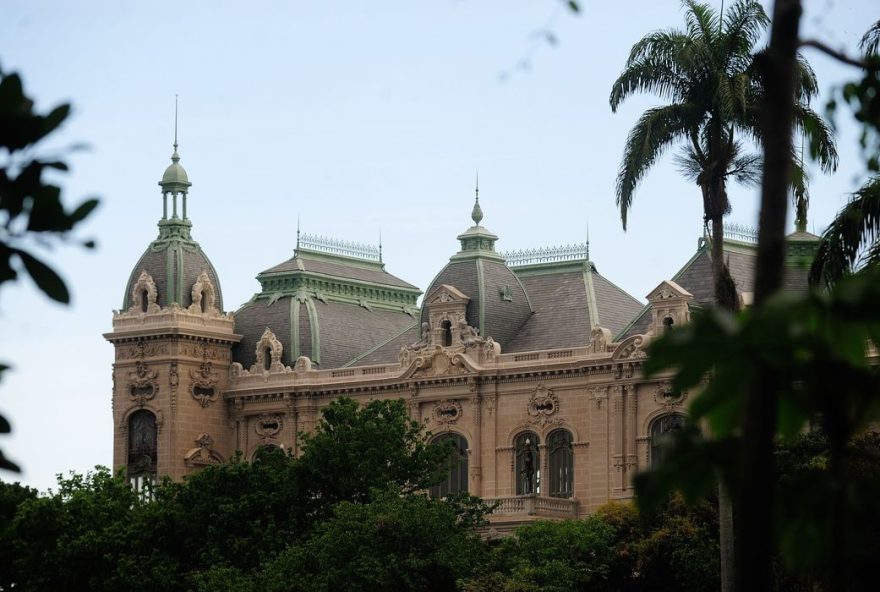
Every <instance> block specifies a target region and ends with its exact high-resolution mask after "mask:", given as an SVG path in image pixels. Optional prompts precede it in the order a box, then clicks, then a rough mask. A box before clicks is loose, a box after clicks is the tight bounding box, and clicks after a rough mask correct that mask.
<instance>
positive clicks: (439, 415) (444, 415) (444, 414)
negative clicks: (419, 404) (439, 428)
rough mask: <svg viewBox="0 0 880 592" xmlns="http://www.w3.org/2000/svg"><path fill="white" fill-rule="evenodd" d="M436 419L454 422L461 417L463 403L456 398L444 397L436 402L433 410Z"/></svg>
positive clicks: (438, 421) (442, 422) (446, 422)
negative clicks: (448, 398)
mask: <svg viewBox="0 0 880 592" xmlns="http://www.w3.org/2000/svg"><path fill="white" fill-rule="evenodd" d="M432 415H433V416H434V421H436V422H437V423H441V424H452V423H455V422H457V421H458V418H459V417H461V403H459V402H458V401H455V400H447V399H444V400H442V401H437V402H436V403H435V404H434V410H433V412H432Z"/></svg>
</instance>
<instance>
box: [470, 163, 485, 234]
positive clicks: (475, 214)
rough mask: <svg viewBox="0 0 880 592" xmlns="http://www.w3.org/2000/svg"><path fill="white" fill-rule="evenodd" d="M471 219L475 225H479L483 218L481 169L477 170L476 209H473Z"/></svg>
mask: <svg viewBox="0 0 880 592" xmlns="http://www.w3.org/2000/svg"><path fill="white" fill-rule="evenodd" d="M471 220H473V221H474V226H479V225H480V222H481V221H482V220H483V210H482V208H480V171H477V184H476V186H475V188H474V209H473V210H471Z"/></svg>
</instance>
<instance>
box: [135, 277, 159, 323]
mask: <svg viewBox="0 0 880 592" xmlns="http://www.w3.org/2000/svg"><path fill="white" fill-rule="evenodd" d="M158 294H159V293H158V291H157V290H156V282H155V281H153V276H151V275H150V274H148V273H147V272H146V270H144V271H141V275H139V276H138V280H137V281H136V282H135V284H134V286H132V287H131V306H129V307H128V312H130V313H135V314H138V313H144V312H159V311H160V310H161V309H160V308H159V305H158V304H157V303H156V299H157V297H158ZM145 296H146V302H144V297H145Z"/></svg>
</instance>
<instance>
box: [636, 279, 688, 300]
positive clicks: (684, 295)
mask: <svg viewBox="0 0 880 592" xmlns="http://www.w3.org/2000/svg"><path fill="white" fill-rule="evenodd" d="M693 297H694V295H693V294H691V293H690V292H688V291H687V290H685V289H684V288H682V287H681V286H679V285H678V284H676V283H675V282H673V281H672V280H663V281H662V282H660V285H659V286H657V287H656V288H654V289H653V290H651V292H650V293H649V294H648V295H647V296H646V298H647V299H648V302H655V301H663V300H692V299H693Z"/></svg>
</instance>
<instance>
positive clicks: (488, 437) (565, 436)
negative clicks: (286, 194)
mask: <svg viewBox="0 0 880 592" xmlns="http://www.w3.org/2000/svg"><path fill="white" fill-rule="evenodd" d="M178 161H179V157H178V156H177V152H176V147H175V159H174V160H173V163H174V164H173V165H172V166H173V167H177V168H176V169H175V171H176V174H177V175H178V177H179V175H180V174H182V175H183V178H184V179H185V180H186V184H183V183H181V182H180V181H179V180H178V181H176V182H171V181H163V183H160V185H162V187H163V200H164V202H165V206H164V212H165V213H164V215H163V218H162V220H161V221H160V224H159V227H160V236H159V238H158V239H157V240H156V241H154V243H152V244H151V246H150V247H149V248H148V249H147V252H146V253H145V255H144V257H142V258H141V260H140V261H139V263H138V265H137V266H136V267H135V269H134V270H133V271H132V274H131V278H130V280H129V285H128V287H127V289H126V295H125V299H124V308H123V310H121V311H117V312H115V313H114V316H113V330H112V332H110V333H107V334H106V335H105V337H106V338H107V339H108V340H109V341H110V342H111V343H112V344H113V345H114V347H115V353H116V357H115V363H114V366H113V380H114V387H113V421H114V426H115V428H114V465H115V466H116V467H117V468H118V467H123V466H126V467H128V471H129V475H130V476H131V477H132V481H133V482H135V484H138V483H139V481H138V480H139V479H141V480H142V479H155V478H156V477H161V476H165V475H167V476H170V477H172V478H174V479H180V478H182V477H183V476H185V475H187V474H189V473H191V472H193V471H197V470H199V468H200V467H203V466H206V465H208V464H214V463H218V462H222V461H223V460H224V459H227V458H229V457H230V456H231V455H233V454H234V453H235V452H236V451H241V453H243V454H244V455H245V457H246V458H248V459H250V458H253V456H254V455H255V454H257V453H258V451H259V450H260V449H261V448H262V447H265V446H278V447H282V448H284V449H285V450H290V451H292V452H293V453H294V454H297V453H298V452H299V450H300V442H299V440H298V434H300V433H302V432H309V431H311V430H313V429H314V427H315V425H316V423H317V422H318V421H319V419H320V416H321V409H322V408H323V407H324V406H326V405H327V404H329V403H330V402H331V401H333V400H334V399H336V398H338V397H341V396H346V397H351V398H354V399H356V400H358V401H361V402H364V403H366V402H368V401H371V400H374V399H379V398H394V399H403V400H404V401H405V402H406V405H407V409H408V411H409V414H410V415H411V417H412V418H414V419H417V420H419V421H421V422H423V423H424V424H425V425H426V427H427V429H428V430H429V431H430V432H431V433H432V434H433V436H434V437H445V436H449V435H453V434H454V435H456V436H457V437H458V438H457V440H456V441H457V442H459V443H461V447H462V449H463V456H464V458H465V459H466V463H467V471H466V473H464V474H466V481H467V483H466V487H467V491H469V492H470V493H471V494H474V495H479V496H482V497H484V498H486V499H489V500H499V501H500V505H499V507H498V509H497V510H496V512H495V513H494V514H493V516H492V521H493V523H494V528H496V529H498V530H499V531H502V532H503V531H507V530H509V529H510V528H512V527H514V526H516V525H517V524H521V523H523V522H527V521H530V520H535V519H537V518H564V517H578V516H585V515H587V514H589V513H591V512H593V511H594V510H595V509H596V508H597V507H598V506H600V505H602V504H604V503H607V502H608V501H610V500H620V499H628V498H631V497H632V495H633V490H632V480H633V476H634V475H635V474H636V473H637V472H638V471H640V470H643V469H645V468H647V467H649V466H650V464H651V462H652V454H654V453H653V452H652V444H654V443H656V442H655V440H656V437H657V435H658V428H659V427H660V426H665V425H674V424H675V421H668V420H664V421H663V422H659V421H658V420H660V419H662V418H673V419H675V418H680V417H681V416H683V414H684V413H685V406H686V403H687V394H686V393H684V394H683V393H675V394H674V393H672V392H671V390H670V383H669V380H668V377H664V376H659V377H654V378H651V379H650V380H649V379H646V378H645V377H644V376H643V373H642V367H643V363H644V361H645V349H646V347H647V345H648V343H649V342H650V341H651V339H652V337H654V336H656V335H659V334H661V333H662V332H664V331H667V330H669V329H670V328H672V327H675V326H678V325H680V324H682V323H686V322H688V320H689V318H690V310H691V308H692V307H693V306H695V305H697V304H698V303H696V302H694V298H695V297H694V295H693V294H692V293H691V291H689V290H691V289H692V290H694V292H696V293H697V294H698V295H701V297H702V295H703V293H704V292H705V289H704V288H705V286H704V284H705V278H704V277H703V275H702V274H700V273H698V272H699V269H700V267H699V266H700V265H703V266H704V264H705V261H704V259H705V257H708V247H707V244H706V242H705V241H703V242H701V244H700V246H699V249H698V253H697V255H695V256H694V258H692V259H691V261H690V262H688V264H687V265H686V266H685V267H684V268H683V269H682V271H681V272H679V274H677V275H676V277H675V278H674V280H670V281H663V282H661V283H660V284H659V285H658V286H657V288H656V289H654V290H652V291H651V293H650V294H648V296H647V298H648V304H647V306H644V307H643V306H642V305H641V304H640V303H639V302H638V301H636V300H635V299H634V298H632V297H631V296H629V295H627V294H626V293H625V292H623V291H622V290H620V289H619V288H617V287H616V286H614V285H613V284H612V283H611V282H609V281H608V280H607V279H606V278H605V277H604V276H602V275H600V274H599V273H598V271H597V269H596V266H595V265H594V264H593V263H592V262H591V261H590V260H589V254H588V251H587V250H586V249H585V248H583V249H582V248H580V247H567V248H565V249H556V250H536V251H528V252H519V253H515V254H508V255H507V256H504V255H502V254H500V253H497V252H496V251H495V249H494V243H495V241H496V240H497V238H498V237H497V236H495V235H494V234H492V233H491V232H489V231H488V230H486V229H485V228H483V227H482V226H480V221H481V220H482V210H481V209H480V208H479V203H477V205H476V206H475V207H474V213H473V219H474V226H472V227H471V228H470V229H468V230H467V231H466V232H464V233H463V234H462V235H460V236H459V237H458V238H459V240H460V241H461V243H462V249H461V251H459V253H457V254H455V255H453V256H452V257H451V258H450V263H449V265H447V266H446V267H445V268H444V269H443V270H441V272H440V273H439V274H438V276H437V278H436V279H435V281H434V282H433V284H432V286H430V287H429V288H428V290H427V293H426V296H425V298H424V299H423V303H422V307H421V309H418V308H416V306H415V305H416V299H417V297H418V295H419V294H420V291H419V290H418V289H417V288H415V287H414V286H412V285H410V284H408V283H406V282H404V281H402V280H400V279H398V278H395V277H394V276H392V275H390V274H388V273H387V272H386V271H385V269H384V264H382V262H381V251H378V257H377V252H376V251H375V250H371V249H370V248H367V247H361V246H358V245H350V244H347V243H339V242H335V243H334V242H321V241H318V240H314V239H309V240H303V242H302V243H301V244H300V243H299V239H298V244H297V251H296V255H295V256H294V258H293V259H291V260H288V261H286V262H284V263H282V264H279V265H277V266H275V267H273V268H271V269H269V270H266V271H264V272H263V273H261V274H260V275H259V276H258V280H259V281H260V283H261V291H260V292H259V293H258V294H256V295H255V296H254V298H252V299H251V301H250V302H249V303H248V304H247V305H245V306H243V307H242V308H241V309H239V311H238V312H237V313H236V315H232V314H226V313H224V312H223V311H222V309H221V306H222V300H221V296H220V294H221V292H220V285H219V279H218V276H217V274H216V272H215V271H214V268H213V267H212V266H211V264H210V262H209V261H208V259H207V257H206V256H205V255H204V254H203V253H202V252H201V250H200V248H199V247H198V244H197V243H195V242H193V241H192V239H191V237H190V235H189V229H190V227H191V223H190V222H189V220H188V219H186V212H185V208H184V210H183V212H184V213H183V216H184V217H183V218H178V217H177V213H176V212H177V209H176V203H177V197H178V195H180V196H181V197H182V198H183V199H184V203H185V197H186V193H187V192H188V189H189V186H190V184H189V182H188V179H187V178H186V176H185V172H183V170H182V167H181V165H180V164H179V162H178ZM169 168H170V167H169ZM169 199H171V200H173V201H172V206H173V212H174V213H173V214H172V216H171V217H170V218H169V217H168V216H167V211H168V207H167V204H168V200H169ZM298 234H299V233H298ZM799 239H800V240H801V242H802V243H804V241H805V240H806V239H804V237H799ZM806 242H809V241H806ZM753 251H754V245H751V244H748V242H747V241H746V242H743V241H739V242H737V243H736V244H734V245H732V247H731V250H730V252H733V253H735V254H736V256H737V257H739V258H740V259H741V260H742V261H740V260H737V262H738V263H741V265H740V267H741V268H742V269H745V270H746V271H747V270H748V269H749V267H748V265H747V263H748V261H747V259H748V258H749V257H750V256H753V255H749V254H750V253H753ZM154 253H161V254H162V256H161V257H158V256H157V257H153V256H152V254H154ZM732 271H736V270H735V269H732ZM744 273H745V272H744ZM734 279H735V280H736V281H737V283H738V284H739V283H740V282H742V284H743V285H746V286H750V284H748V282H749V281H750V278H746V277H743V278H737V277H736V273H734ZM701 290H702V291H701ZM704 304H705V302H701V303H699V305H704ZM477 323H479V324H480V326H479V327H478V326H477ZM499 335H500V336H502V337H501V339H500V340H499V339H498V337H497V336H499ZM460 468H461V467H460ZM451 482H452V481H450V483H451ZM456 483H457V484H456V485H455V487H456V488H463V487H464V483H460V482H458V481H456Z"/></svg>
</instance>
